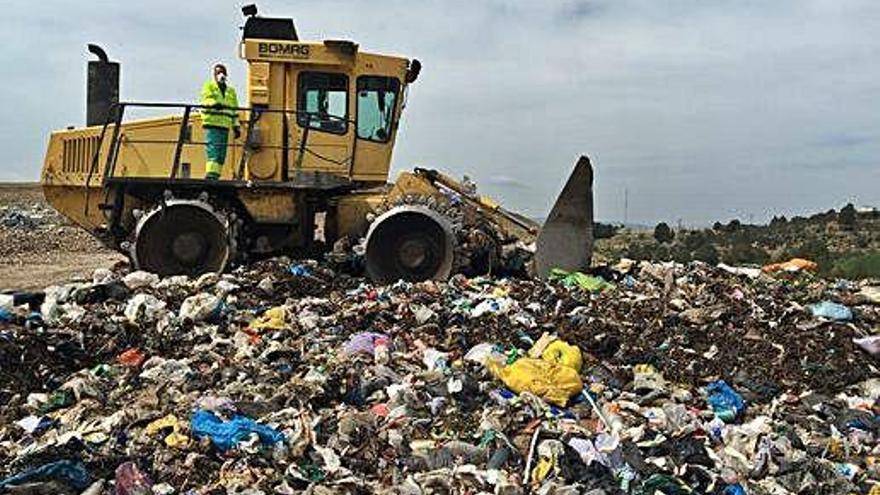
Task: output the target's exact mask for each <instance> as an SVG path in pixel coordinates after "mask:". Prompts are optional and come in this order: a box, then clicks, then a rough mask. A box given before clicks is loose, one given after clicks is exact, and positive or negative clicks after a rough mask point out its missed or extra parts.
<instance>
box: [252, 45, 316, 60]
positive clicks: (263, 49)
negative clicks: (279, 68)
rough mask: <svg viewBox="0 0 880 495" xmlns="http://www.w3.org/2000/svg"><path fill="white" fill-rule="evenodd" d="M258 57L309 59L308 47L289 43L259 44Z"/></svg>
mask: <svg viewBox="0 0 880 495" xmlns="http://www.w3.org/2000/svg"><path fill="white" fill-rule="evenodd" d="M258 49H259V52H260V55H262V56H264V57H278V58H309V45H292V44H289V43H260V44H259V48H258Z"/></svg>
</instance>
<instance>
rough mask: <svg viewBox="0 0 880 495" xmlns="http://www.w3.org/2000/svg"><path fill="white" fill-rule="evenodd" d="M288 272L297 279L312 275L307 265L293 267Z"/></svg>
mask: <svg viewBox="0 0 880 495" xmlns="http://www.w3.org/2000/svg"><path fill="white" fill-rule="evenodd" d="M288 271H289V272H290V273H291V275H293V276H295V277H307V276H309V275H310V274H309V269H308V268H306V266H305V265H293V266H291V267H290V269H288Z"/></svg>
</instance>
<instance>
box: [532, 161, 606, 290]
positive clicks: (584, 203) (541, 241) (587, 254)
mask: <svg viewBox="0 0 880 495" xmlns="http://www.w3.org/2000/svg"><path fill="white" fill-rule="evenodd" d="M592 255H593V167H592V165H590V159H589V158H587V157H586V156H582V157H581V158H580V159H579V160H578V162H577V164H575V166H574V170H573V171H572V172H571V175H570V176H569V177H568V182H566V183H565V187H564V188H563V189H562V192H561V193H559V197H558V198H556V204H554V205H553V209H552V210H550V215H549V216H548V217H547V221H546V222H544V225H543V226H542V227H541V231H540V233H538V240H537V251H536V252H535V265H534V269H535V276H537V277H542V278H543V277H546V276H547V275H548V274H549V273H550V270H552V269H553V268H561V269H563V270H566V271H585V270H587V269H588V268H589V267H590V259H591V258H592Z"/></svg>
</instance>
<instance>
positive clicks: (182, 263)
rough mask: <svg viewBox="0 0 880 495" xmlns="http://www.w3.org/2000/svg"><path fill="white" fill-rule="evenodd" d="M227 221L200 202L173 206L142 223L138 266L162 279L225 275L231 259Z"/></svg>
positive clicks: (135, 252) (136, 256)
mask: <svg viewBox="0 0 880 495" xmlns="http://www.w3.org/2000/svg"><path fill="white" fill-rule="evenodd" d="M229 246H230V243H229V231H228V226H227V222H226V221H225V219H224V218H223V217H221V216H219V215H217V214H216V213H214V212H213V211H212V210H211V209H210V208H208V207H204V206H202V205H199V204H197V203H181V204H172V205H168V206H166V207H164V208H159V209H156V210H154V211H153V212H151V213H149V214H147V215H145V216H144V217H143V218H142V219H141V221H140V222H139V223H138V227H137V233H136V236H135V247H134V250H133V255H134V262H135V266H136V267H137V268H138V269H140V270H146V271H149V272H153V273H156V274H159V275H162V276H168V275H189V276H194V275H200V274H202V273H207V272H221V271H223V269H224V268H225V266H226V262H227V260H228V259H229V258H230V254H231V253H230V247H229Z"/></svg>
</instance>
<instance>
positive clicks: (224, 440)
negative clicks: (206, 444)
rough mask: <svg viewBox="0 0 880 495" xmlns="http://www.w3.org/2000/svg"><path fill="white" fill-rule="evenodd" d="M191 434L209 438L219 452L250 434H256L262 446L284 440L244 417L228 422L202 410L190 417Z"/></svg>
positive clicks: (270, 430)
mask: <svg viewBox="0 0 880 495" xmlns="http://www.w3.org/2000/svg"><path fill="white" fill-rule="evenodd" d="M192 433H193V436H195V437H196V438H205V437H207V438H210V439H211V442H212V443H213V444H214V446H215V447H217V448H218V449H220V450H229V449H231V448H233V447H235V445H236V444H238V442H240V441H242V440H244V439H245V438H247V437H248V436H249V435H250V434H251V433H256V434H257V435H258V436H259V437H260V441H261V442H263V443H264V444H275V443H278V442H281V441H283V440H284V435H283V434H282V433H281V432H279V431H277V430H275V429H274V428H270V427H268V426H266V425H261V424H259V423H257V422H256V421H254V420H252V419H250V418H248V417H246V416H235V417H233V418H232V419H231V420H229V421H223V420H222V419H220V418H218V417H217V416H216V415H214V413H212V412H209V411H203V410H197V411H196V412H195V413H194V414H193V416H192Z"/></svg>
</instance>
